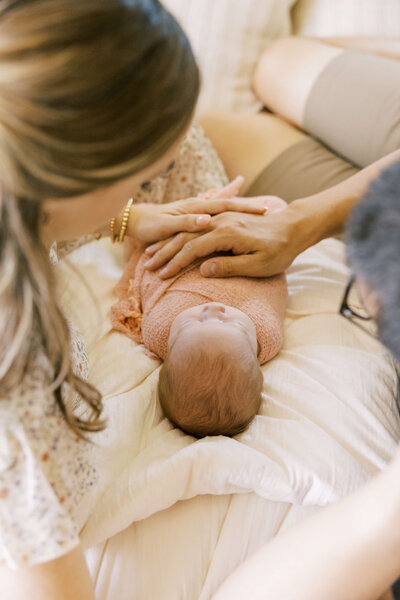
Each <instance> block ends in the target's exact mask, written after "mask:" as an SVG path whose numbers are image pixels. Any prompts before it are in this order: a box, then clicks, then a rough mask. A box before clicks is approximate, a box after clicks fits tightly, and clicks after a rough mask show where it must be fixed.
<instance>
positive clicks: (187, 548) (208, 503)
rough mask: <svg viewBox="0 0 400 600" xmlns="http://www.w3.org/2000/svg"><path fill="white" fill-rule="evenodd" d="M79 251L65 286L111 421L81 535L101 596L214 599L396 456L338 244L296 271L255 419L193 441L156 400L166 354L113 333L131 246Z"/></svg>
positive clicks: (378, 357) (388, 411)
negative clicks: (281, 537) (351, 312)
mask: <svg viewBox="0 0 400 600" xmlns="http://www.w3.org/2000/svg"><path fill="white" fill-rule="evenodd" d="M71 258H72V259H73V261H74V262H75V266H76V267H77V268H78V273H79V275H78V273H73V272H71V271H70V270H69V269H68V267H67V265H65V264H64V265H62V263H61V264H60V265H59V267H58V268H59V275H60V279H61V283H60V291H61V293H62V297H63V300H64V301H65V302H66V303H68V304H69V306H70V307H71V309H72V310H71V311H70V316H71V318H72V319H73V320H74V322H75V323H76V324H77V326H78V327H79V328H80V329H81V330H82V332H83V334H84V336H85V338H86V342H87V345H88V353H89V359H90V363H91V381H92V382H93V383H94V384H96V385H98V386H99V387H100V389H101V391H102V392H103V394H104V398H105V405H106V415H107V416H108V419H109V426H108V427H107V429H106V430H105V431H104V432H103V433H101V434H98V435H96V437H95V440H96V446H95V447H94V448H93V456H92V458H93V460H94V461H95V462H96V464H97V466H98V469H99V471H100V475H101V480H102V484H103V485H102V491H101V492H102V493H101V495H100V496H97V497H96V498H92V499H91V503H92V507H91V513H92V514H91V517H90V518H89V520H88V521H87V524H86V526H85V528H84V529H83V531H82V535H81V539H82V542H83V544H84V546H85V547H88V546H93V545H95V547H94V548H93V549H92V550H91V551H90V552H89V553H88V557H89V562H90V568H91V572H92V574H93V576H94V578H95V579H96V581H97V586H98V597H99V598H114V597H120V598H122V599H125V598H126V600H131V599H132V600H139V599H142V598H163V599H164V598H165V599H171V600H178V599H180V598H185V600H198V598H201V599H202V600H203V599H204V600H206V599H207V598H209V597H210V594H211V592H212V590H214V589H215V587H216V586H217V585H218V583H219V582H220V581H221V580H222V579H223V578H224V577H225V576H226V575H227V574H228V573H229V572H230V571H231V570H232V569H233V568H234V567H235V566H236V565H237V564H238V563H239V562H240V561H241V560H242V559H243V558H244V557H245V556H247V555H248V554H249V553H250V552H251V551H252V550H254V549H255V547H257V546H258V545H260V544H261V543H263V542H264V541H265V540H266V539H268V538H269V537H270V536H271V535H273V534H274V533H276V532H277V531H279V529H280V528H281V527H282V526H285V527H286V526H289V525H290V523H293V522H295V521H296V520H298V519H300V518H302V517H304V514H307V513H308V512H309V511H313V510H316V509H317V508H318V507H319V506H323V505H326V504H328V503H330V502H332V501H335V500H336V499H338V498H340V497H343V496H345V495H347V494H348V493H350V492H351V491H353V490H354V489H356V488H357V487H359V486H360V485H361V484H362V483H363V482H365V481H366V480H367V479H368V478H369V477H370V476H371V475H373V474H374V473H376V472H377V471H378V470H379V469H381V468H382V467H383V466H384V465H385V463H386V462H387V461H388V460H389V458H390V457H391V455H392V454H393V452H394V450H395V447H396V444H397V440H398V439H399V437H400V420H399V417H398V413H397V409H396V407H395V404H394V400H393V396H392V384H393V373H392V370H391V368H390V366H389V364H388V362H387V360H386V358H385V355H384V353H383V350H382V348H381V346H380V345H379V344H378V343H377V342H375V341H374V340H373V339H372V338H369V337H368V336H367V335H365V334H364V333H363V332H361V331H359V330H357V329H356V328H354V327H352V326H351V324H350V323H348V322H347V321H345V320H344V319H343V318H342V317H340V316H339V315H338V314H337V307H338V305H339V302H340V299H341V296H342V293H343V289H344V285H345V282H346V279H347V276H348V269H347V267H346V266H345V265H344V263H343V246H342V244H341V243H340V242H338V241H336V240H327V241H325V242H322V243H321V244H319V245H318V246H316V247H314V248H311V249H310V250H308V251H307V252H305V253H303V254H302V255H301V256H300V257H298V259H297V260H296V261H295V263H294V264H293V266H292V267H291V268H290V270H289V274H288V283H289V290H290V301H289V310H288V316H287V319H286V324H285V346H284V349H283V351H282V352H281V354H280V355H279V356H278V357H277V358H276V359H274V360H273V361H271V362H270V363H268V364H267V365H266V366H265V367H264V368H263V371H264V377H265V386H264V401H263V406H262V410H261V413H260V415H258V416H257V417H256V419H255V420H254V422H253V423H252V425H251V426H250V428H249V429H248V430H247V431H246V432H245V433H243V434H241V435H240V436H238V437H237V438H236V439H228V438H223V437H218V438H208V439H204V440H200V441H194V440H193V439H192V438H190V437H189V436H186V435H184V434H183V433H182V432H180V431H178V430H176V429H173V428H172V426H171V425H170V424H169V422H168V421H167V420H166V419H164V418H163V416H162V414H161V412H160V410H159V406H158V403H157V399H156V382H157V369H158V362H156V361H153V360H151V359H149V358H148V357H147V356H146V355H145V353H144V351H143V348H142V346H140V345H136V344H134V343H133V342H131V341H130V340H129V339H127V338H125V337H124V336H123V335H121V334H119V333H117V332H112V331H111V330H110V325H109V322H108V319H107V313H108V310H109V306H110V304H111V302H112V300H113V293H112V290H113V286H114V285H115V283H116V282H117V280H118V278H119V276H120V274H121V272H122V268H123V253H122V249H121V248H118V247H116V246H114V247H113V246H111V245H110V243H109V242H108V240H102V241H100V242H94V243H92V244H88V245H87V246H84V247H82V248H80V249H79V250H78V251H76V252H75V253H74V254H73V255H72V257H71ZM62 271H64V274H65V275H66V276H65V277H64V276H62V275H63V273H62ZM82 276H83V277H84V279H85V281H86V284H87V285H89V286H90V287H91V288H92V290H96V292H95V294H96V299H97V304H98V310H97V311H96V310H94V309H93V298H92V297H91V295H90V293H89V292H88V290H87V289H86V288H85V286H84V284H83V282H82V279H81V277H82ZM74 298H75V299H76V298H79V304H78V303H76V302H75V303H74V302H73V299H74ZM210 494H212V496H210ZM232 494H233V495H232ZM199 495H201V498H196V496H199ZM203 495H204V496H203ZM217 496H218V497H220V498H217ZM191 498H193V499H192V500H191ZM185 499H186V501H184V502H181V500H185ZM292 504H293V506H292V507H291V505H292ZM82 510H87V506H85V507H82ZM288 515H289V516H288ZM287 516H288V518H287ZM132 522H135V523H134V524H133V525H131V524H132ZM173 524H175V526H173ZM125 528H127V529H125ZM124 529H125V531H123V532H122V533H120V534H119V535H118V532H120V531H122V530H124ZM116 534H117V535H116ZM112 536H114V537H112ZM108 537H112V539H111V540H110V541H109V542H107V543H104V542H105V540H106V538H108ZM154 569H156V571H157V573H158V576H157V577H154ZM152 573H153V575H152ZM129 576H130V577H131V580H130V581H131V585H129V584H128V577H129ZM174 582H175V583H174ZM118 586H120V587H118ZM110 590H113V591H112V594H111V592H110ZM182 590H185V594H184V593H183V591H182ZM117 591H118V594H117Z"/></svg>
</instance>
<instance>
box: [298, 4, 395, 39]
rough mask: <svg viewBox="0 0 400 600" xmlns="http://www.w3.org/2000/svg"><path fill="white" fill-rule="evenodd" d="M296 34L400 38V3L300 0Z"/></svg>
mask: <svg viewBox="0 0 400 600" xmlns="http://www.w3.org/2000/svg"><path fill="white" fill-rule="evenodd" d="M293 33H295V34H298V35H308V36H341V35H348V36H358V35H360V36H364V35H365V36H383V37H400V1H399V0H298V2H297V3H296V5H295V7H294V9H293Z"/></svg>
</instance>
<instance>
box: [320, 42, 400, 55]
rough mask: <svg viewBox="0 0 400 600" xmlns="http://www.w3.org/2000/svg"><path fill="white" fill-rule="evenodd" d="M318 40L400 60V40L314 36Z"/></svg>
mask: <svg viewBox="0 0 400 600" xmlns="http://www.w3.org/2000/svg"><path fill="white" fill-rule="evenodd" d="M314 39H315V40H316V41H318V42H323V43H324V44H329V45H330V46H338V47H339V48H345V49H347V50H360V51H361V52H368V53H370V54H379V55H381V56H386V57H387V58H394V59H397V60H400V40H399V39H398V38H379V37H327V38H314Z"/></svg>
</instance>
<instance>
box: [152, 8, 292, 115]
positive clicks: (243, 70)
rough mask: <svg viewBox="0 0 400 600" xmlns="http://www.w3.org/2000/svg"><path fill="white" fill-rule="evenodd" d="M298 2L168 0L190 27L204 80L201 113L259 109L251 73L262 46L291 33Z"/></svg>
mask: <svg viewBox="0 0 400 600" xmlns="http://www.w3.org/2000/svg"><path fill="white" fill-rule="evenodd" d="M294 2H295V0H164V2H163V4H164V5H165V6H166V8H167V9H168V10H170V11H171V13H172V14H173V15H174V16H175V17H176V18H177V20H178V21H179V22H180V23H181V25H182V27H183V29H184V30H185V31H186V33H187V35H188V37H189V39H190V41H191V44H192V46H193V50H194V52H195V55H196V57H197V60H198V62H199V65H200V69H201V72H202V79H203V87H202V93H201V96H200V100H199V104H198V112H204V111H206V110H210V109H230V110H237V111H243V110H249V109H250V110H253V111H256V110H258V109H259V108H260V103H259V102H258V101H257V99H256V97H255V96H254V94H253V92H252V90H251V75H252V72H253V69H254V67H255V64H256V61H257V59H258V57H259V56H260V54H261V52H262V50H263V49H264V48H265V46H266V45H267V44H268V42H270V41H272V40H273V39H275V38H277V37H280V36H283V35H288V34H289V33H290V28H291V26H290V8H291V6H292V5H293V4H294Z"/></svg>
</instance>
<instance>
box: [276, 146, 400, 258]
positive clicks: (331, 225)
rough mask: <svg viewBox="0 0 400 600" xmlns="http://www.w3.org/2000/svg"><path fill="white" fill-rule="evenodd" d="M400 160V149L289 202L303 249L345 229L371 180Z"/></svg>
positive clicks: (300, 245) (300, 249)
mask: <svg viewBox="0 0 400 600" xmlns="http://www.w3.org/2000/svg"><path fill="white" fill-rule="evenodd" d="M398 160H400V150H396V151H395V152H392V153H391V154H388V155H387V156H385V157H384V158H382V159H380V160H378V161H377V162H375V163H373V164H372V165H369V166H368V167H366V168H365V169H363V170H362V171H360V172H359V173H357V174H356V175H353V176H352V177H350V178H349V179H347V180H346V181H342V182H341V183H339V184H338V185H335V186H334V187H332V188H329V189H327V190H325V191H323V192H320V193H318V194H314V195H312V196H308V197H306V198H301V199H299V200H295V201H294V202H292V204H290V205H289V207H288V209H287V210H289V211H290V213H291V216H292V219H293V223H294V227H295V229H296V236H298V238H299V248H298V250H299V252H301V251H303V250H305V249H306V248H308V247H310V246H312V245H313V244H315V243H317V242H319V241H321V240H323V239H325V238H327V237H331V236H335V235H339V234H340V233H342V232H343V229H344V226H345V223H346V221H347V219H348V217H349V215H350V213H351V210H352V209H353V207H354V206H355V205H356V204H357V203H358V202H359V201H360V200H361V198H362V197H363V195H364V194H365V192H366V191H367V189H368V187H369V185H370V183H371V182H372V181H373V180H374V179H376V178H377V177H378V176H379V174H380V173H381V171H382V170H383V169H385V168H386V167H387V166H389V165H390V164H392V163H394V162H396V161H398Z"/></svg>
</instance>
